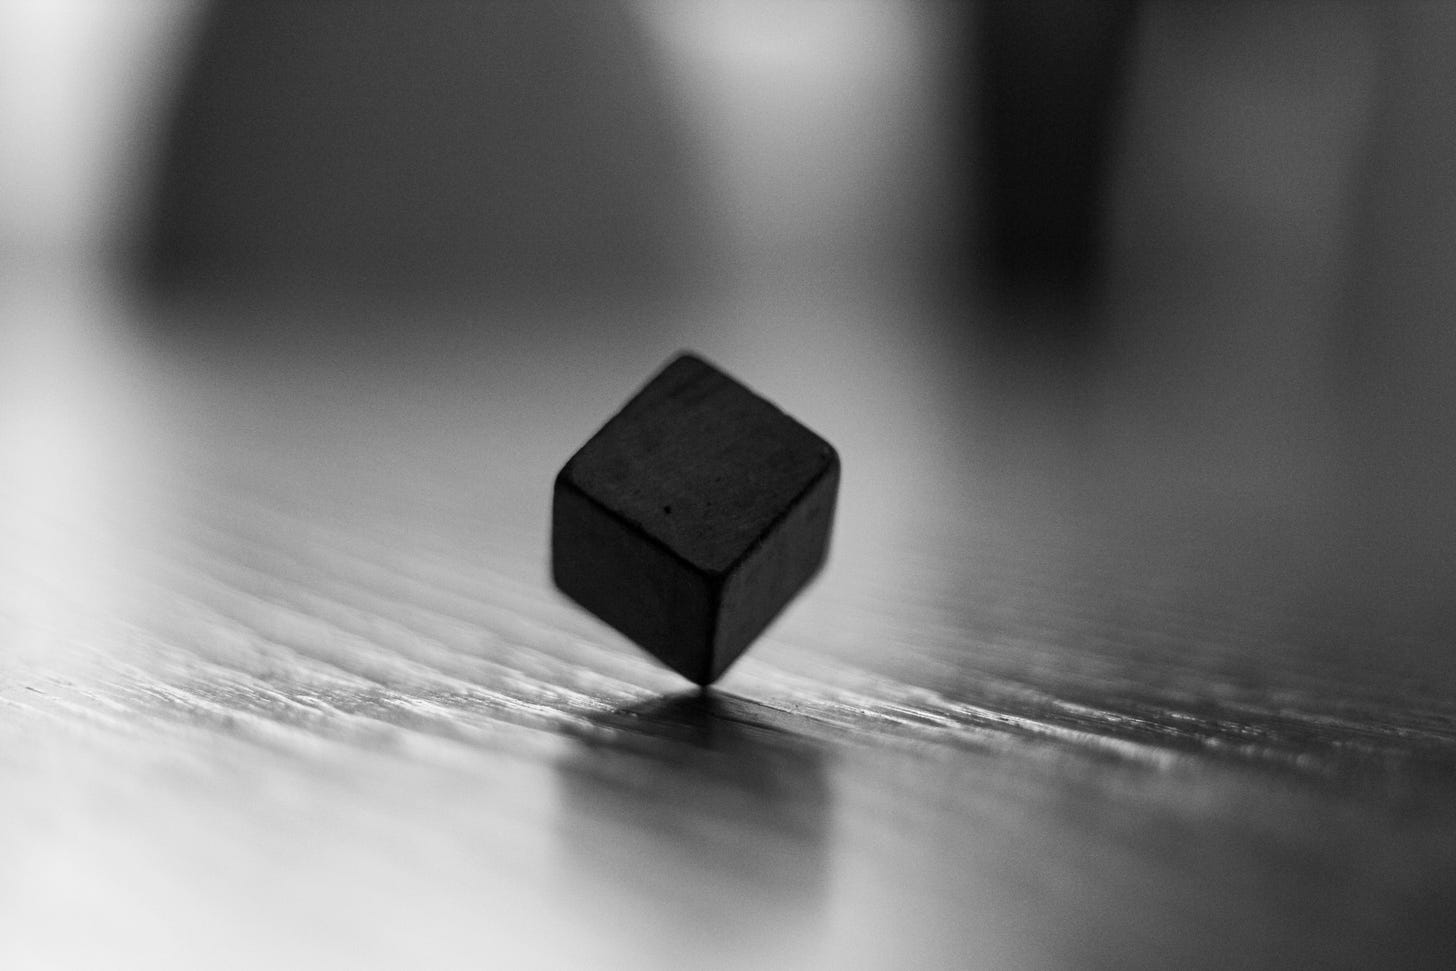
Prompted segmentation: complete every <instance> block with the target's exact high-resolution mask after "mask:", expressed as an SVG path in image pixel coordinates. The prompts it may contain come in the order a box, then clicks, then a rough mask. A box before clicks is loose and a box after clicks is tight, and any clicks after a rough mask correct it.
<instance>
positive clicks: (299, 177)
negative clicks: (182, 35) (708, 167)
mask: <svg viewBox="0 0 1456 971" xmlns="http://www.w3.org/2000/svg"><path fill="white" fill-rule="evenodd" d="M341 7H343V9H341ZM669 102H670V99H669V95H668V92H667V91H666V90H665V88H664V79H663V77H662V75H661V71H660V69H659V67H658V64H657V59H656V57H655V52H654V50H653V49H652V48H651V46H650V45H649V44H648V43H647V39H646V37H645V36H644V34H643V31H642V29H641V27H640V25H639V24H638V23H637V20H636V18H635V17H634V16H632V11H630V10H629V9H628V8H627V7H626V5H624V4H622V3H616V2H609V0H601V2H593V3H587V4H583V3H561V2H542V3H455V2H439V0H412V2H410V3H395V2H390V0H369V2H355V3H350V4H347V5H346V6H345V5H340V4H333V3H303V4H300V3H294V2H290V0H219V2H217V3H214V4H213V5H212V7H211V9H210V10H209V11H208V12H207V13H206V14H205V15H204V19H203V21H202V24H201V28H200V31H199V34H198V36H197V38H196V41H195V46H194V48H193V51H192V56H191V67H190V69H189V70H188V71H187V72H186V75H185V77H184V79H183V81H182V84H181V87H180V89H179V91H178V94H177V101H176V108H175V112H174V116H173V118H172V121H171V124H170V126H169V134H168V138H167V142H166V145H165V148H164V149H163V152H162V157H161V164H160V167H159V173H158V182H157V185H158V189H157V192H156V204H155V209H154V211H153V213H152V217H151V218H152V224H151V227H150V232H149V235H150V242H149V244H148V246H147V249H146V255H145V262H146V267H145V273H146V277H147V278H148V280H149V281H150V283H151V285H152V286H153V287H155V288H156V289H157V290H159V291H161V292H164V293H165V292H173V291H177V290H184V291H185V290H198V289H205V290H208V291H212V292H217V291H218V290H220V289H221V290H224V291H232V292H254V291H259V290H261V291H264V292H272V293H285V294H286V293H298V292H303V293H318V292H321V291H329V290H334V289H343V290H352V291H356V292H357V291H361V290H362V291H363V292H365V293H370V292H373V293H388V294H396V295H405V296H408V295H419V294H425V293H440V292H444V293H449V294H467V295H468V294H476V295H479V294H482V293H490V294H495V295H500V294H503V293H505V294H507V295H510V294H515V295H520V294H525V295H527V296H532V295H539V294H540V293H543V292H550V291H553V290H554V291H560V290H568V291H571V292H581V291H582V290H586V291H588V292H596V293H600V292H601V291H602V290H603V289H616V288H620V287H627V288H629V289H631V288H642V287H652V288H660V287H663V286H665V285H666V286H668V287H671V286H672V285H674V284H678V285H680V284H682V282H683V281H684V278H685V275H686V274H687V273H688V272H689V270H690V268H691V265H692V263H693V260H694V256H693V254H694V252H695V245H694V239H695V237H696V236H697V235H699V230H698V227H699V226H700V225H701V222H702V219H701V217H702V209H703V206H704V200H703V198H702V194H703V191H704V187H703V184H702V180H701V179H700V178H698V177H697V174H696V173H697V167H696V165H695V164H694V160H693V159H692V157H691V153H690V151H689V147H688V144H687V141H686V140H685V138H684V137H683V133H682V130H681V123H680V117H679V113H678V112H677V111H676V110H675V109H674V108H673V107H672V106H671V104H670V103H669Z"/></svg>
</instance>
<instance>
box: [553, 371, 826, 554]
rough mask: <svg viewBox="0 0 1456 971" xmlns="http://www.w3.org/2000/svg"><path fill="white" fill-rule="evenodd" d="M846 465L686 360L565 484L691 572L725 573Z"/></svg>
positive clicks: (796, 427)
mask: <svg viewBox="0 0 1456 971" xmlns="http://www.w3.org/2000/svg"><path fill="white" fill-rule="evenodd" d="M838 467H839V458H838V456H837V455H836V454H835V451H834V449H833V447H831V446H830V445H829V443H828V442H826V441H824V439H822V438H820V437H819V436H818V435H816V434H814V433H813V432H811V431H810V430H809V429H807V428H805V427H804V426H803V425H801V424H799V423H798V422H797V421H795V420H794V419H793V418H790V417H789V416H788V415H786V414H784V413H783V412H782V411H780V410H779V409H778V408H776V407H775V406H774V405H772V404H770V403H769V402H767V401H765V400H764V399H763V398H760V397H759V396H758V395H756V394H754V393H753V392H752V391H750V390H749V389H747V388H745V387H744V386H743V385H741V384H739V383H738V382H737V381H734V380H733V379H732V378H730V377H728V376H727V375H726V374H724V373H722V372H721V371H719V370H718V369H717V368H714V367H713V366H712V365H710V364H708V363H707V362H705V361H703V360H701V359H699V358H697V357H694V356H693V355H691V354H683V355H680V356H678V357H677V358H675V359H674V360H673V361H672V362H671V363H669V364H668V365H667V366H666V367H665V368H663V369H662V371H660V372H659V373H658V374H657V376H656V377H654V378H653V379H652V380H651V381H649V382H648V383H647V385H646V386H645V387H644V388H643V389H642V390H641V391H639V392H638V393H637V394H636V395H635V396H634V397H633V398H632V400H630V401H629V402H627V404H626V405H625V406H623V408H622V410H621V411H619V412H618V413H617V414H616V415H615V416H614V417H613V418H612V419H611V420H609V421H608V422H607V423H606V425H604V426H603V427H602V429H601V430H600V431H598V432H597V433H596V435H594V436H592V438H591V440H590V441H588V442H587V443H586V444H585V445H584V446H582V448H581V449H580V450H579V451H578V452H577V453H576V454H575V455H574V456H572V458H571V460H570V461H568V462H567V464H566V466H565V468H563V469H562V470H561V478H562V479H564V480H566V481H568V482H569V483H571V485H573V486H574V487H575V488H576V489H577V490H579V491H580V492H582V493H583V494H585V495H587V496H590V497H592V498H593V499H594V500H595V501H596V502H597V503H599V504H600V505H602V506H603V507H604V508H606V509H609V510H611V512H612V513H614V514H615V515H616V516H618V517H620V518H621V519H623V520H625V521H626V522H627V523H629V524H631V525H632V526H633V527H634V528H635V529H638V530H641V531H642V532H643V533H645V534H647V535H648V536H650V537H652V538H653V539H655V540H656V541H658V542H659V543H660V544H661V545H663V546H665V547H666V548H667V549H669V550H671V551H672V552H673V553H674V554H676V556H678V557H680V558H681V559H682V560H684V561H686V562H687V563H688V564H690V565H691V566H693V567H694V568H695V569H697V570H699V571H701V572H703V573H705V574H709V575H718V576H722V575H725V574H726V573H727V572H729V571H730V570H731V569H732V568H733V566H734V565H735V564H736V563H737V562H739V561H740V560H741V559H742V558H743V557H744V556H746V555H747V554H748V553H749V551H750V550H751V549H752V548H753V547H754V546H755V544H756V543H758V542H759V541H760V540H762V539H763V538H764V537H765V535H766V534H768V533H769V532H770V531H771V530H772V528H773V527H774V526H775V524H776V523H777V521H778V520H779V519H780V518H781V516H782V515H783V514H784V511H785V510H786V509H789V508H791V507H792V506H793V505H794V504H795V502H796V501H797V500H799V499H800V498H801V497H803V496H804V495H805V493H806V492H808V491H809V490H810V489H811V487H813V486H814V485H815V484H816V483H818V482H820V480H821V479H823V478H824V477H825V476H826V474H829V473H835V474H837V471H838Z"/></svg>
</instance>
